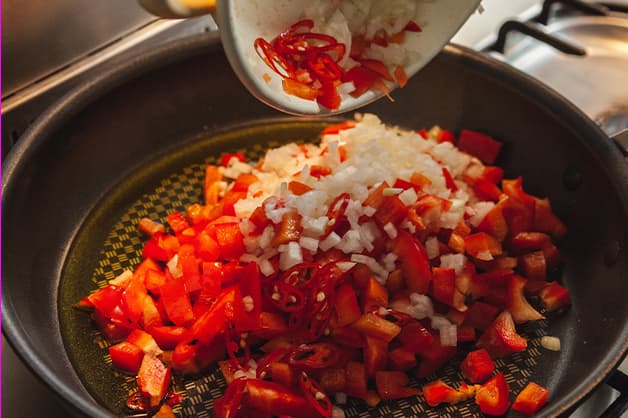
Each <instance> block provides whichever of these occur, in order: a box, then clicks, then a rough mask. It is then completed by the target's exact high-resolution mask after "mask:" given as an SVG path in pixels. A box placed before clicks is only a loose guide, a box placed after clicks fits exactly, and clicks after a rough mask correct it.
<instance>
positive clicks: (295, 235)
mask: <svg viewBox="0 0 628 418" xmlns="http://www.w3.org/2000/svg"><path fill="white" fill-rule="evenodd" d="M301 230H302V227H301V215H299V213H298V212H296V211H294V212H286V213H284V215H283V216H282V217H281V222H280V223H279V225H278V227H277V230H276V231H275V237H274V238H273V241H272V245H273V246H274V247H277V246H279V245H282V244H287V243H288V242H290V241H298V240H299V237H300V236H301Z"/></svg>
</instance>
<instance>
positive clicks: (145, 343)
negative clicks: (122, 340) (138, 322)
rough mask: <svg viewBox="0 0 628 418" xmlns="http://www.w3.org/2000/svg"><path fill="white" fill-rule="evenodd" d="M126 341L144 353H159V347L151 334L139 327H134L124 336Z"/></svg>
mask: <svg viewBox="0 0 628 418" xmlns="http://www.w3.org/2000/svg"><path fill="white" fill-rule="evenodd" d="M126 342H128V343H131V344H133V345H134V346H136V347H138V348H139V349H140V350H142V351H143V352H144V353H145V354H152V355H159V354H161V349H160V348H159V345H158V344H157V341H155V339H154V338H153V336H152V335H150V334H149V333H147V332H146V331H144V330H141V329H134V330H133V331H131V333H130V334H129V335H128V337H126Z"/></svg>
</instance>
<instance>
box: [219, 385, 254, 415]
mask: <svg viewBox="0 0 628 418" xmlns="http://www.w3.org/2000/svg"><path fill="white" fill-rule="evenodd" d="M246 386H247V379H245V378H240V379H235V380H234V381H232V382H230V383H229V386H227V390H226V391H225V394H224V395H223V396H222V397H220V398H218V399H216V400H215V401H214V414H215V415H216V418H235V417H236V416H237V415H238V410H239V409H240V405H241V404H242V397H243V396H244V389H245V388H246Z"/></svg>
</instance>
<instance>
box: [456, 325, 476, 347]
mask: <svg viewBox="0 0 628 418" xmlns="http://www.w3.org/2000/svg"><path fill="white" fill-rule="evenodd" d="M457 334H458V335H457V336H458V342H461V343H464V342H469V341H475V339H476V336H475V328H473V327H472V326H469V325H462V326H460V327H458V333H457Z"/></svg>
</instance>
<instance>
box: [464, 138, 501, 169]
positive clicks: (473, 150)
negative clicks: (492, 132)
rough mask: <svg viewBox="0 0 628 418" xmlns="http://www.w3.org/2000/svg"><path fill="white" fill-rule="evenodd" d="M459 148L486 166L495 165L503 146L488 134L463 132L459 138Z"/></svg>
mask: <svg viewBox="0 0 628 418" xmlns="http://www.w3.org/2000/svg"><path fill="white" fill-rule="evenodd" d="M458 148H460V149H461V150H462V151H464V152H467V153H469V154H471V155H473V156H474V157H477V158H478V159H480V161H482V162H483V163H485V164H493V163H494V162H495V160H496V159H497V156H498V155H499V151H500V150H501V148H502V144H501V142H498V141H496V140H494V139H493V138H491V137H490V136H488V135H486V134H483V133H480V132H475V131H469V130H463V131H462V132H460V136H459V138H458Z"/></svg>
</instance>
